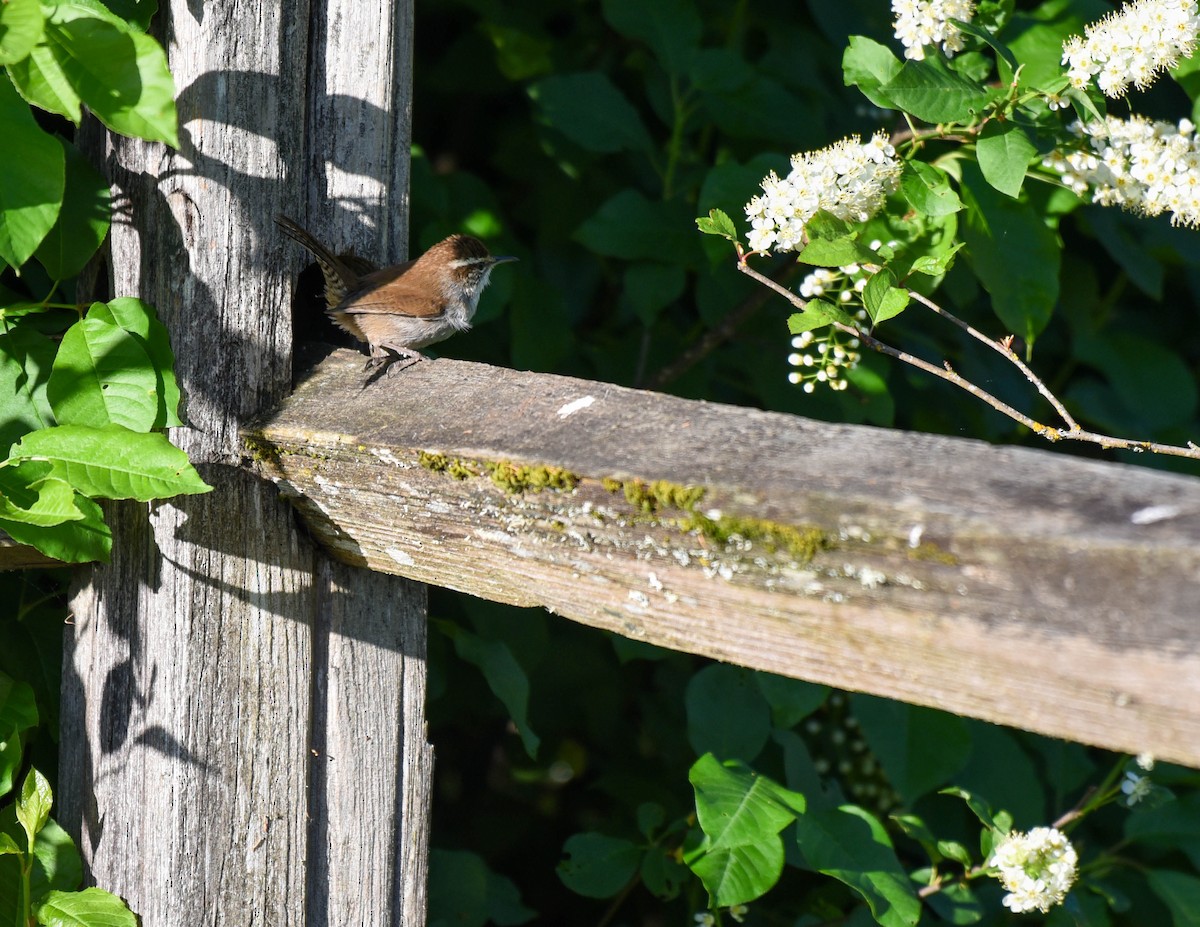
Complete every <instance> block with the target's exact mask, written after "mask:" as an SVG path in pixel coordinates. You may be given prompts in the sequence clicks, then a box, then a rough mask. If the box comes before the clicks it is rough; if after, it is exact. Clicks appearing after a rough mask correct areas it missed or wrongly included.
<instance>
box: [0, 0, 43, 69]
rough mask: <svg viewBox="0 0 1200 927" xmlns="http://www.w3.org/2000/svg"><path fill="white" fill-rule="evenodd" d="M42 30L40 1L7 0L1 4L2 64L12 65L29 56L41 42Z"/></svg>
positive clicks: (0, 61)
mask: <svg viewBox="0 0 1200 927" xmlns="http://www.w3.org/2000/svg"><path fill="white" fill-rule="evenodd" d="M42 29H43V19H42V5H41V3H40V2H39V0H5V2H4V3H3V4H0V64H12V63H13V62H14V61H20V60H21V59H22V58H24V57H25V56H26V55H28V54H29V53H30V52H31V51H32V50H33V47H34V46H35V45H37V43H38V42H39V41H40V40H41V38H42Z"/></svg>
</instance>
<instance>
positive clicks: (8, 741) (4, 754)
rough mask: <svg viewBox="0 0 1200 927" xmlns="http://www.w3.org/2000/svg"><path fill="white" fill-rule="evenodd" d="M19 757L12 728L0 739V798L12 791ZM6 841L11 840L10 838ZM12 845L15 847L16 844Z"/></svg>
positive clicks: (17, 745)
mask: <svg viewBox="0 0 1200 927" xmlns="http://www.w3.org/2000/svg"><path fill="white" fill-rule="evenodd" d="M0 678H3V677H0ZM2 730H4V728H2V727H0V731H2ZM21 756H22V751H21V735H20V733H18V731H17V728H15V727H14V728H12V730H11V732H10V733H9V735H8V736H7V737H5V738H3V739H0V798H3V797H4V796H5V795H7V794H8V793H9V792H11V791H12V787H13V780H14V779H15V777H16V775H17V770H19V769H20V768H21ZM7 836H8V835H7V834H0V838H3V837H7ZM8 839H9V840H10V841H11V840H12V838H11V837H9V838H8ZM13 845H14V846H16V844H13ZM2 852H4V851H3V850H0V853H2ZM18 852H19V850H18Z"/></svg>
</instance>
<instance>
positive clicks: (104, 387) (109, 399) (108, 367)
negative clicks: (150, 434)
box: [46, 315, 159, 432]
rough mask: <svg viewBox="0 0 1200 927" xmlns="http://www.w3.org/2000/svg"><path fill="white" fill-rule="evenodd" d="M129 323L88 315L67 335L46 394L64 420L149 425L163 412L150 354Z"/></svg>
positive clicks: (145, 427) (138, 428) (136, 427)
mask: <svg viewBox="0 0 1200 927" xmlns="http://www.w3.org/2000/svg"><path fill="white" fill-rule="evenodd" d="M139 341H140V340H139V339H137V338H135V337H134V336H133V335H131V334H129V332H127V331H125V329H123V328H120V327H119V326H116V325H113V324H111V323H109V322H106V321H103V320H102V319H99V318H92V317H90V315H89V317H88V318H85V319H80V320H79V321H78V322H76V323H75V324H74V325H72V326H71V327H70V328H69V329H67V332H66V334H64V335H63V339H62V344H61V346H60V347H59V349H58V356H57V357H55V358H54V370H53V372H52V373H51V374H50V383H49V384H48V386H47V389H46V395H47V396H48V397H49V398H50V405H51V406H52V407H53V408H54V415H55V417H56V418H57V419H58V421H59V423H60V424H62V425H93V426H101V425H122V426H124V427H125V428H128V429H130V430H131V431H138V432H146V431H150V430H151V429H152V428H153V427H154V426H155V424H156V422H157V420H158V418H159V415H158V412H159V399H158V390H157V386H158V377H157V375H156V373H155V370H154V367H153V366H152V365H151V362H150V356H149V355H148V354H147V353H146V349H145V348H144V347H143V344H144V342H141V343H139Z"/></svg>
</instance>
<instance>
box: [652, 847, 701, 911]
mask: <svg viewBox="0 0 1200 927" xmlns="http://www.w3.org/2000/svg"><path fill="white" fill-rule="evenodd" d="M641 875H642V882H643V884H645V886H646V888H647V889H649V890H650V892H651V894H653V895H654V896H655V897H656V898H660V899H662V900H663V901H670V900H671V899H673V898H677V897H679V892H680V890H681V889H682V888H683V886H684V885H686V884H687V883H688V882H689V881H690V880H691V874H690V873H689V872H688V869H687V867H686V866H684V865H683V864H682V863H681V862H679V860H678V859H676V858H675V853H674V851H672V850H668V849H666V848H664V847H662V846H652V847H650V848H649V849H647V850H646V852H645V855H644V856H643V857H642V868H641Z"/></svg>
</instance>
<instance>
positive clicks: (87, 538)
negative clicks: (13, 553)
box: [0, 493, 112, 563]
mask: <svg viewBox="0 0 1200 927" xmlns="http://www.w3.org/2000/svg"><path fill="white" fill-rule="evenodd" d="M75 507H76V508H77V509H78V510H79V511H80V512H82V513H83V518H81V519H80V520H79V521H65V522H63V523H62V524H60V525H50V526H48V527H42V526H35V525H29V524H26V523H24V522H20V521H9V520H7V519H3V518H0V530H2V531H7V532H8V534H9V536H10V537H11V538H12V539H13V540H14V541H16V542H17V543H18V544H28V545H29V546H30V547H33V548H36V549H37V550H40V551H41V552H42V553H43V554H45V555H46V556H47V557H53V558H54V559H55V560H61V561H63V563H87V562H89V561H93V560H100V561H104V562H107V561H108V557H109V553H110V552H111V550H112V532H111V531H110V530H109V527H108V525H107V524H106V523H105V521H104V512H103V511H102V510H101V508H100V506H98V505H97V504H96V503H95V502H93V501H92V500H91V499H89V498H87V497H86V496H81V495H79V494H78V493H77V494H76V496H75Z"/></svg>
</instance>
